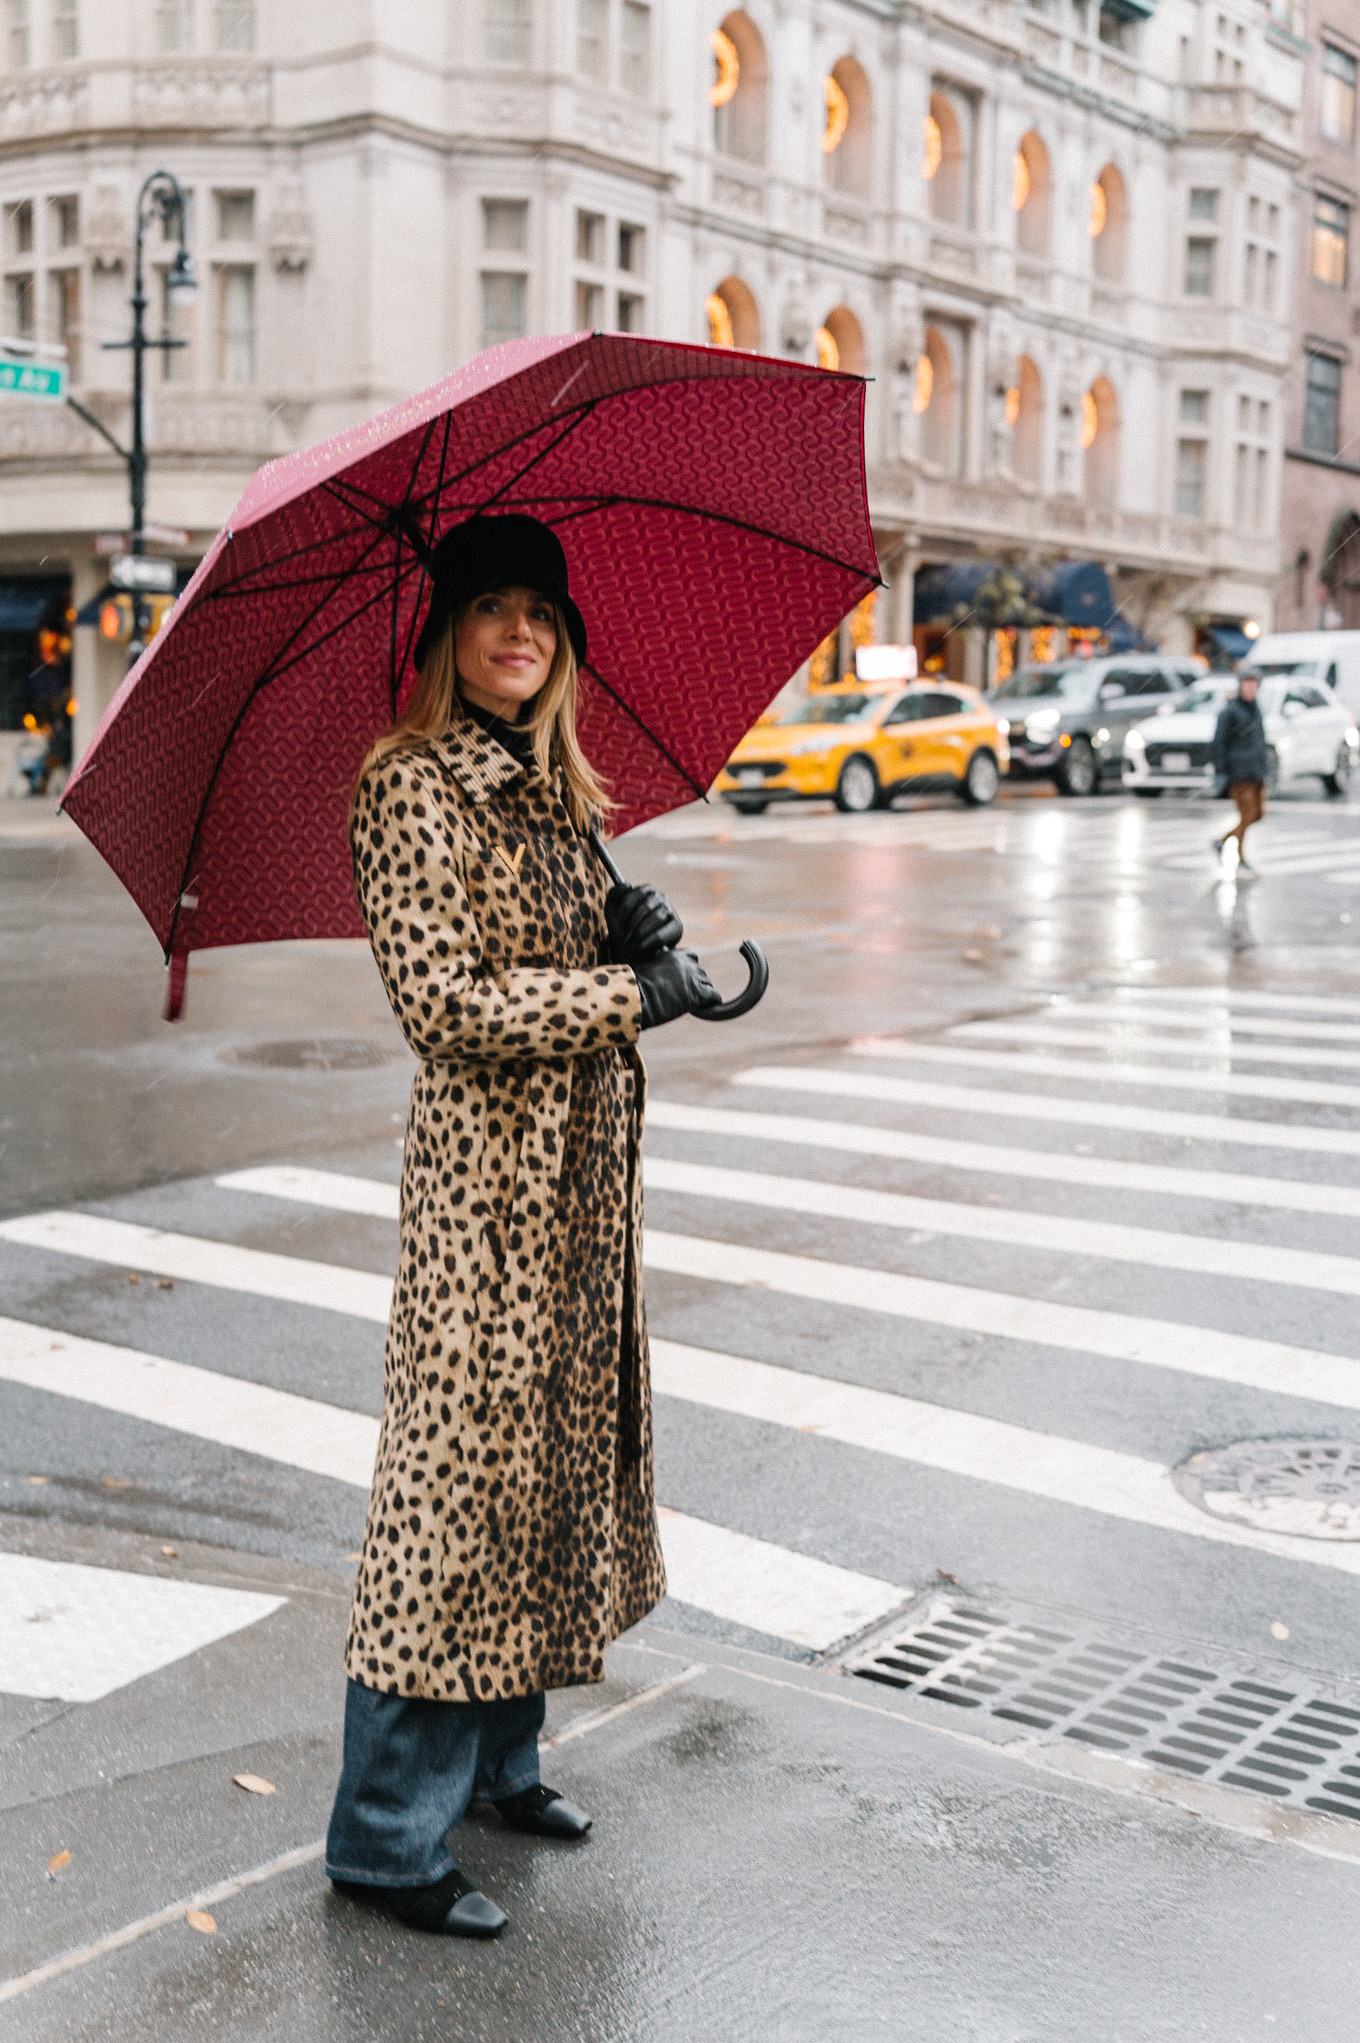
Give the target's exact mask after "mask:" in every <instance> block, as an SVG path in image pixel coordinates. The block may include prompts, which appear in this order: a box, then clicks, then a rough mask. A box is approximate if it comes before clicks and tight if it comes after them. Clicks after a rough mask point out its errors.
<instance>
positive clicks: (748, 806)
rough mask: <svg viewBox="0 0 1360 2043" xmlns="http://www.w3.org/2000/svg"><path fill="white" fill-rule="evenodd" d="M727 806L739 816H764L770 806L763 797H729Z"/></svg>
mask: <svg viewBox="0 0 1360 2043" xmlns="http://www.w3.org/2000/svg"><path fill="white" fill-rule="evenodd" d="M727 805H728V807H729V808H731V809H735V810H736V812H737V814H738V815H739V816H763V815H764V813H765V811H766V809H768V808H769V806H770V805H769V803H768V802H767V801H766V800H765V799H764V798H763V796H761V795H729V796H728V797H727Z"/></svg>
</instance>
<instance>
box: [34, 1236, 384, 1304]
mask: <svg viewBox="0 0 1360 2043" xmlns="http://www.w3.org/2000/svg"><path fill="white" fill-rule="evenodd" d="M0 1241H12V1242H16V1243H19V1244H20V1245H21V1246H23V1247H25V1248H38V1249H55V1250H56V1251H57V1252H58V1253H59V1254H61V1255H66V1256H81V1257H84V1258H85V1260H86V1261H88V1262H92V1263H118V1264H121V1265H123V1266H124V1267H126V1268H127V1269H129V1270H145V1271H148V1272H149V1273H150V1274H151V1275H153V1276H157V1277H179V1278H183V1279H185V1280H186V1281H187V1282H190V1283H197V1284H213V1285H216V1286H218V1287H219V1288H220V1289H222V1290H225V1291H250V1292H253V1293H255V1295H256V1296H257V1297H260V1298H277V1299H280V1300H282V1301H285V1302H287V1303H289V1304H292V1305H318V1306H320V1307H321V1308H322V1309H323V1310H324V1311H326V1312H346V1313H350V1314H352V1315H353V1316H354V1317H355V1318H357V1319H376V1320H382V1321H384V1322H385V1321H386V1319H387V1315H388V1313H389V1311H390V1310H391V1305H392V1280H391V1279H390V1277H378V1276H374V1275H372V1274H371V1273H370V1272H369V1271H367V1270H351V1269H345V1268H342V1267H341V1266H340V1265H338V1264H335V1263H314V1262H309V1261H306V1260H305V1259H304V1258H303V1257H301V1256H280V1255H275V1254H274V1253H273V1252H272V1251H271V1250H267V1249H248V1248H238V1247H237V1246H236V1244H235V1243H234V1242H227V1241H208V1240H205V1239H203V1238H202V1237H200V1236H197V1235H191V1234H171V1233H169V1232H168V1231H167V1230H166V1229H165V1228H161V1227H141V1226H137V1225H135V1224H134V1223H133V1222H131V1221H127V1220H106V1219H104V1218H103V1217H102V1216H101V1215H100V1214H97V1213H70V1212H53V1213H28V1214H23V1215H21V1216H20V1217H19V1218H18V1219H16V1220H5V1221H0Z"/></svg>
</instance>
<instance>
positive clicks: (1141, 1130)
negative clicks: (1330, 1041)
mask: <svg viewBox="0 0 1360 2043" xmlns="http://www.w3.org/2000/svg"><path fill="white" fill-rule="evenodd" d="M1032 1061H1033V1062H1034V1063H1035V1064H1041V1065H1042V1068H1044V1069H1048V1068H1049V1067H1048V1062H1047V1059H1042V1060H1041V1059H1038V1058H1035V1059H1033V1060H1032ZM1082 1073H1083V1076H1085V1077H1088V1078H1089V1077H1092V1076H1093V1075H1095V1067H1094V1066H1092V1065H1083V1066H1082ZM733 1083H734V1084H735V1085H753V1086H759V1087H761V1088H762V1089H763V1090H766V1091H770V1092H797V1093H815V1094H816V1095H817V1096H818V1097H821V1098H826V1097H829V1098H833V1099H852V1100H870V1101H874V1102H876V1103H878V1104H879V1105H882V1106H902V1107H934V1108H938V1109H940V1110H941V1111H942V1112H945V1113H951V1114H986V1115H988V1116H989V1117H990V1118H992V1119H994V1120H1002V1121H1005V1120H1016V1121H1050V1122H1061V1123H1063V1124H1065V1125H1068V1126H1075V1127H1078V1128H1118V1129H1120V1130H1122V1131H1125V1132H1127V1133H1130V1134H1136V1135H1169V1136H1171V1137H1172V1138H1173V1139H1176V1140H1180V1141H1185V1142H1243V1143H1248V1144H1250V1146H1251V1147H1252V1148H1253V1149H1296V1150H1304V1151H1309V1152H1312V1153H1314V1154H1316V1155H1322V1156H1360V1132H1356V1133H1352V1131H1351V1130H1350V1129H1349V1128H1307V1127H1297V1126H1295V1125H1293V1124H1292V1123H1290V1122H1288V1121H1247V1120H1241V1121H1238V1120H1231V1119H1229V1118H1228V1116H1227V1115H1224V1114H1181V1113H1176V1112H1173V1111H1171V1110H1169V1109H1164V1108H1158V1107H1130V1106H1124V1105H1122V1104H1121V1103H1119V1102H1118V1101H1113V1100H1091V1099H1073V1098H1071V1096H1070V1095H1060V1094H1058V1093H1051V1094H1050V1093H1042V1092H990V1091H987V1090H985V1089H984V1088H982V1087H979V1086H976V1085H935V1084H933V1083H932V1082H930V1081H929V1080H925V1079H915V1078H890V1077H888V1076H886V1075H885V1074H883V1073H881V1072H878V1071H875V1072H873V1073H872V1074H870V1073H868V1072H866V1071H847V1070H840V1069H828V1068H824V1067H822V1066H819V1065H812V1064H762V1065H754V1066H753V1067H752V1068H751V1069H750V1070H749V1071H739V1072H738V1073H737V1074H736V1077H735V1079H734V1080H733Z"/></svg>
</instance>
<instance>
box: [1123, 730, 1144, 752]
mask: <svg viewBox="0 0 1360 2043" xmlns="http://www.w3.org/2000/svg"><path fill="white" fill-rule="evenodd" d="M1124 750H1125V751H1126V752H1146V750H1147V740H1146V738H1145V737H1144V736H1143V733H1142V732H1141V731H1137V730H1135V731H1130V732H1129V735H1128V736H1127V738H1125V740H1124Z"/></svg>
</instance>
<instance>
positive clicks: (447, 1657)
mask: <svg viewBox="0 0 1360 2043" xmlns="http://www.w3.org/2000/svg"><path fill="white" fill-rule="evenodd" d="M433 577H434V586H433V590H432V593H431V600H430V608H429V614H428V617H427V619H426V623H425V626H424V629H423V631H422V633H421V636H420V639H419V641H418V643H417V647H416V663H417V666H418V669H419V677H420V678H419V683H418V685H417V688H416V690H415V693H414V695H413V697H412V700H411V703H410V705H409V707H408V708H407V710H406V711H405V713H404V714H403V715H402V716H401V717H400V718H399V719H398V721H397V723H396V725H395V726H394V728H393V729H392V730H391V731H389V732H388V733H387V735H386V736H385V737H384V738H382V739H380V740H379V742H378V743H377V745H375V746H374V748H373V750H372V752H371V753H370V754H369V756H368V759H367V760H366V762H365V764H364V768H363V771H362V772H361V774H360V776H359V782H358V786H357V788H356V791H355V796H354V803H353V812H352V817H351V825H350V839H351V845H352V849H353V853H354V870H355V878H356V884H357V887H358V893H359V900H360V903H361V905H362V908H363V912H364V918H365V921H366V923H367V925H368V931H369V935H370V938H371V940H372V944H373V951H374V955H375V956H376V958H377V960H378V966H379V969H380V970H381V972H382V975H383V979H384V982H385V984H386V987H387V993H388V997H389V999H390V1000H391V1002H392V1006H393V1009H394V1011H395V1013H396V1016H397V1019H398V1020H399V1021H400V1023H401V1025H402V1028H403V1030H404V1031H405V1034H406V1038H407V1041H408V1042H409V1043H410V1045H411V1047H412V1049H413V1050H414V1051H415V1053H416V1055H417V1057H418V1058H419V1059H420V1069H419V1071H418V1073H417V1075H416V1080H415V1085H414V1088H413V1090H412V1094H411V1108H410V1114H409V1118H408V1121H407V1129H406V1144H405V1161H404V1165H403V1173H402V1187H401V1238H400V1250H399V1259H398V1268H397V1279H396V1286H395V1289H394V1294H393V1303H392V1316H391V1320H390V1323H389V1327H388V1336H387V1353H386V1361H385V1369H384V1396H383V1419H382V1430H381V1434H380V1437H379V1443H378V1455H377V1466H376V1469H375V1471H374V1477H373V1490H372V1495H371V1498H370V1502H369V1512H368V1526H367V1531H366V1534H365V1539H364V1550H363V1558H362V1561H361V1564H360V1568H359V1575H358V1581H357V1583H356V1585H355V1593H354V1603H353V1610H352V1617H351V1625H350V1634H349V1641H348V1646H347V1650H346V1671H347V1674H348V1677H349V1680H348V1687H347V1692H346V1705H345V1748H344V1766H343V1771H342V1774H341V1779H340V1786H339V1790H338V1793H337V1795H336V1802H335V1809H334V1813H333V1815H332V1818H331V1825H330V1832H329V1835H328V1838H327V1847H326V1870H327V1872H328V1874H329V1875H330V1878H331V1879H332V1881H333V1882H334V1883H335V1885H336V1886H337V1887H338V1888H340V1889H342V1890H343V1891H346V1892H349V1893H351V1894H353V1895H355V1896H356V1897H357V1898H362V1899H366V1900H368V1901H370V1902H374V1903H376V1904H378V1905H379V1906H382V1907H384V1908H385V1909H387V1910H388V1911H389V1912H391V1913H392V1914H395V1915H396V1916H398V1917H399V1918H400V1919H401V1920H402V1921H404V1922H407V1923H409V1924H412V1925H413V1926H415V1927H417V1928H420V1929H425V1930H431V1931H436V1932H442V1933H443V1934H445V1935H452V1936H495V1935H497V1934H499V1932H500V1930H501V1929H503V1928H504V1926H505V1921H506V1918H505V1916H504V1915H503V1913H502V1912H501V1910H500V1909H499V1908H497V1907H496V1906H495V1904H494V1903H493V1902H491V1901H489V1900H488V1899H487V1898H486V1896H485V1895H482V1894H479V1893H478V1892H477V1891H476V1890H475V1889H474V1888H472V1887H470V1886H469V1884H468V1882H467V1881H466V1880H464V1878H463V1877H462V1875H461V1874H460V1872H459V1871H458V1868H457V1866H456V1865H455V1864H454V1861H453V1859H452V1857H451V1856H450V1853H449V1851H448V1848H447V1846H446V1844H445V1842H444V1838H445V1833H446V1832H447V1831H448V1830H449V1829H450V1828H451V1827H452V1826H453V1825H454V1824H456V1823H457V1822H458V1821H459V1820H460V1819H461V1817H462V1816H463V1814H464V1812H465V1810H466V1809H467V1807H468V1806H469V1803H471V1802H473V1801H476V1802H490V1803H492V1804H494V1806H495V1807H496V1808H497V1809H498V1810H499V1811H500V1814H501V1816H502V1818H503V1819H504V1820H505V1821H506V1822H507V1823H508V1824H509V1825H510V1826H511V1827H512V1828H513V1829H517V1830H523V1831H528V1832H530V1833H531V1834H533V1835H537V1836H544V1837H553V1838H578V1837H581V1836H583V1835H584V1834H585V1832H586V1831H587V1830H588V1829H589V1827H590V1819H589V1817H587V1816H584V1815H583V1814H582V1813H581V1812H580V1811H579V1810H577V1809H574V1808H572V1806H571V1805H570V1804H569V1803H567V1802H565V1801H564V1800H563V1799H562V1797H561V1796H560V1795H558V1794H556V1793H555V1792H554V1791H553V1790H552V1789H551V1788H547V1787H544V1786H543V1785H542V1784H541V1783H540V1781H539V1773H538V1732H539V1729H540V1727H541V1725H542V1723H543V1691H544V1690H545V1689H547V1688H565V1687H571V1686H573V1685H575V1684H577V1683H581V1682H589V1681H599V1680H601V1679H602V1678H603V1673H604V1649H605V1647H606V1645H607V1644H608V1643H609V1641H610V1640H611V1639H612V1638H614V1637H616V1636H617V1635H618V1633H620V1632H621V1631H624V1630H626V1629H627V1627H628V1626H629V1625H633V1624H636V1623H637V1622H638V1620H639V1619H640V1618H641V1617H643V1616H644V1615H645V1614H646V1612H647V1611H649V1610H650V1609H652V1607H653V1606H654V1605H655V1604H656V1603H657V1602H658V1601H659V1600H660V1598H661V1597H662V1596H663V1595H664V1593H665V1574H664V1570H663V1567H662V1560H661V1550H660V1545H659V1542H658V1538H657V1528H656V1510H655V1503H654V1499H653V1494H652V1450H651V1399H650V1390H649V1382H648V1372H647V1349H646V1331H645V1324H644V1319H643V1309H642V1283H641V1199H640V1186H639V1173H638V1168H637V1161H638V1138H639V1133H640V1129H641V1120H642V1098H643V1077H642V1066H641V1064H640V1062H639V1061H638V1058H637V1054H636V1051H635V1049H634V1047H633V1046H634V1044H635V1042H636V1040H637V1037H638V1034H639V1032H640V1030H642V1029H644V1028H651V1027H654V1026H656V1025H657V1024H659V1023H661V1022H666V1021H673V1020H675V1019H676V1018H677V1017H678V1016H680V1015H682V1014H688V1013H695V1012H698V1011H699V1010H700V1009H701V1008H703V1007H706V1006H710V1005H712V1004H713V1003H714V1002H716V1001H717V999H718V995H717V994H716V993H715V991H714V989H713V987H712V986H711V985H710V984H709V981H708V979H707V978H706V976H705V974H704V973H703V971H702V970H701V969H700V967H699V964H698V962H697V960H696V959H695V957H694V955H693V953H692V952H686V951H677V950H676V949H675V948H674V946H675V945H676V944H677V943H678V942H679V940H680V937H681V935H682V934H683V932H682V930H681V928H680V923H679V921H678V919H677V918H676V916H675V913H674V910H673V909H672V908H671V907H670V904H669V903H668V902H667V901H666V900H665V899H664V897H663V896H661V895H660V894H658V893H656V891H655V890H654V889H652V888H647V887H615V888H613V889H611V890H610V891H609V893H608V895H607V896H606V891H605V883H604V878H603V874H602V869H601V867H600V865H599V862H598V861H597V859H596V858H595V857H594V856H593V854H592V852H591V850H590V847H589V844H588V842H587V839H586V834H585V833H586V831H587V830H588V829H589V827H590V825H591V824H592V823H593V822H594V821H595V820H596V819H597V818H598V817H599V816H600V815H601V814H602V813H603V812H604V810H605V809H606V808H607V806H608V804H607V800H606V797H605V795H604V792H603V790H602V789H601V787H600V784H599V782H598V781H597V780H596V778H595V776H594V774H593V772H592V771H591V768H590V766H589V764H588V762H587V761H586V759H585V758H584V756H583V754H582V752H581V750H580V747H579V745H578V743H577V739H576V729H575V711H576V675H577V667H578V664H579V662H580V661H581V660H582V659H583V658H584V657H585V650H586V634H585V626H584V624H583V622H582V619H581V614H580V612H579V610H578V609H577V608H576V605H575V604H574V603H573V601H572V599H571V595H570V592H569V589H568V585H567V563H566V558H565V556H564V554H563V552H562V548H561V546H560V544H559V542H558V540H557V538H556V537H555V535H554V534H553V533H552V532H551V531H550V530H549V529H548V527H547V526H545V525H541V524H539V523H538V522H537V521H536V520H535V519H533V518H526V517H521V516H511V515H506V516H502V517H478V518H473V519H470V520H468V522H467V523H465V524H463V525H461V526H459V527H457V528H456V529H455V530H454V531H453V532H452V533H450V534H449V535H448V536H447V537H446V538H445V539H444V540H443V541H442V542H441V544H440V546H439V548H438V551H437V553H436V555H435V560H434V568H433Z"/></svg>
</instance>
